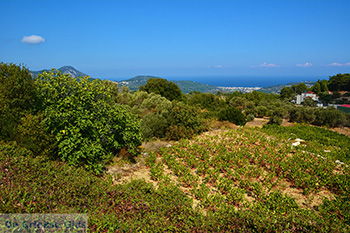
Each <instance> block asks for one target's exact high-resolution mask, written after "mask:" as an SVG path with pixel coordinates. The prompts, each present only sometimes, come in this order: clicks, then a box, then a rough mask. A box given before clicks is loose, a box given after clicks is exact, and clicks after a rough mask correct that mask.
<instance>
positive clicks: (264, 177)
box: [0, 125, 350, 232]
mask: <svg viewBox="0 0 350 233" xmlns="http://www.w3.org/2000/svg"><path fill="white" fill-rule="evenodd" d="M291 135H292V136H291ZM297 138H301V139H304V140H305V141H301V144H300V145H297V146H292V143H294V142H295V141H297V140H296V139H297ZM349 140H350V138H348V137H346V136H342V135H339V134H337V133H334V132H331V131H328V130H325V129H320V128H317V127H310V126H303V125H297V126H291V127H281V126H271V127H267V128H262V129H257V128H255V129H250V128H238V129H231V130H216V131H211V132H207V133H204V134H202V135H199V136H197V137H195V138H194V139H192V140H182V141H179V142H176V143H172V145H170V144H169V143H165V144H164V146H165V147H163V148H161V149H160V150H154V149H153V150H152V151H151V152H150V151H147V152H144V153H143V155H142V156H139V157H138V158H137V160H138V163H137V164H130V163H129V162H128V163H126V164H125V165H124V167H122V165H121V161H119V162H116V164H114V165H113V166H112V167H114V170H113V169H110V173H111V175H112V177H113V180H114V185H113V184H112V183H110V181H109V179H106V177H108V175H107V176H106V177H102V178H100V177H96V176H94V175H93V174H91V173H89V172H87V171H85V170H84V169H81V168H74V167H71V166H68V165H67V164H65V163H63V162H57V161H52V160H50V159H45V158H43V157H36V158H34V157H31V153H30V152H28V151H27V150H25V149H19V148H16V146H15V144H12V145H5V144H0V148H1V150H0V171H1V174H2V176H1V177H0V186H1V187H2V188H1V189H0V211H1V212H2V213H16V212H18V213H39V212H49V213H61V212H64V213H79V212H86V213H88V215H89V228H90V230H91V231H93V232H107V231H111V232H114V231H122V232H123V231H126V232H129V231H140V230H142V231H145V232H164V231H172V232H232V231H244V232H285V231H288V232H305V231H306V232H349V230H350V226H349V214H350V213H349V210H350V202H349V199H348V197H349V194H350V184H349V178H350V172H349V166H348V165H347V164H348V161H349V158H348V157H347V156H348V152H349V149H350V148H349V145H350V141H349ZM299 141H300V140H299ZM144 160H145V162H143V161H144ZM344 162H345V163H344ZM125 167H128V168H129V169H125ZM119 171H124V173H125V174H123V175H122V176H121V174H120V173H119ZM127 177H129V178H127ZM32 190H35V192H33V191H32Z"/></svg>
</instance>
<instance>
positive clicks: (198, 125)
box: [164, 102, 206, 140]
mask: <svg viewBox="0 0 350 233" xmlns="http://www.w3.org/2000/svg"><path fill="white" fill-rule="evenodd" d="M164 117H165V119H166V120H167V123H168V128H167V132H166V136H167V138H169V139H174V140H178V139H180V138H182V137H184V138H189V137H191V136H193V135H194V134H198V133H200V132H202V131H204V130H205V128H206V127H205V125H204V120H203V119H202V118H201V117H200V114H199V110H198V109H197V108H195V107H191V106H189V105H186V104H184V103H181V102H175V103H173V106H172V108H171V109H170V110H169V112H166V113H164Z"/></svg>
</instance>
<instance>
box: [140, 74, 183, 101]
mask: <svg viewBox="0 0 350 233" xmlns="http://www.w3.org/2000/svg"><path fill="white" fill-rule="evenodd" d="M140 90H141V91H146V92H148V93H155V94H159V95H161V96H163V97H165V98H167V99H169V100H180V99H181V96H182V93H181V90H180V88H179V87H178V86H177V85H176V84H175V83H173V82H170V81H168V80H166V79H161V78H151V79H149V80H148V81H147V83H146V85H144V86H141V87H140Z"/></svg>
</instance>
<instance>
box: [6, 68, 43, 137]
mask: <svg viewBox="0 0 350 233" xmlns="http://www.w3.org/2000/svg"><path fill="white" fill-rule="evenodd" d="M36 101H37V98H36V87H35V83H34V81H33V79H32V76H31V74H30V72H29V71H28V70H27V69H26V68H25V67H23V66H17V65H14V64H4V63H0V139H4V140H12V139H13V138H14V135H15V132H16V127H17V124H18V123H19V121H20V119H21V117H23V116H24V115H25V114H26V113H29V112H32V111H33V110H34V108H35V106H36V103H37V102H36Z"/></svg>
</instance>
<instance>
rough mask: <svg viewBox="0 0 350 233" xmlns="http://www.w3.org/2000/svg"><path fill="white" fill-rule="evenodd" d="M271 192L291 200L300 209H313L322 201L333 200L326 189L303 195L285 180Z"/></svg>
mask: <svg viewBox="0 0 350 233" xmlns="http://www.w3.org/2000/svg"><path fill="white" fill-rule="evenodd" d="M272 190H274V191H277V190H278V191H280V192H282V193H283V194H285V195H287V196H289V197H291V198H293V199H294V200H295V202H296V203H297V204H298V206H299V207H302V208H313V207H316V206H319V205H321V204H322V203H323V200H324V199H328V200H334V199H335V196H334V194H333V193H332V192H331V191H329V190H328V189H326V188H323V189H321V191H319V192H317V193H310V194H308V195H304V194H303V190H302V189H300V188H295V187H293V185H292V183H291V182H289V181H287V180H281V181H280V182H278V184H277V185H276V186H275V187H274V188H272Z"/></svg>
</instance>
